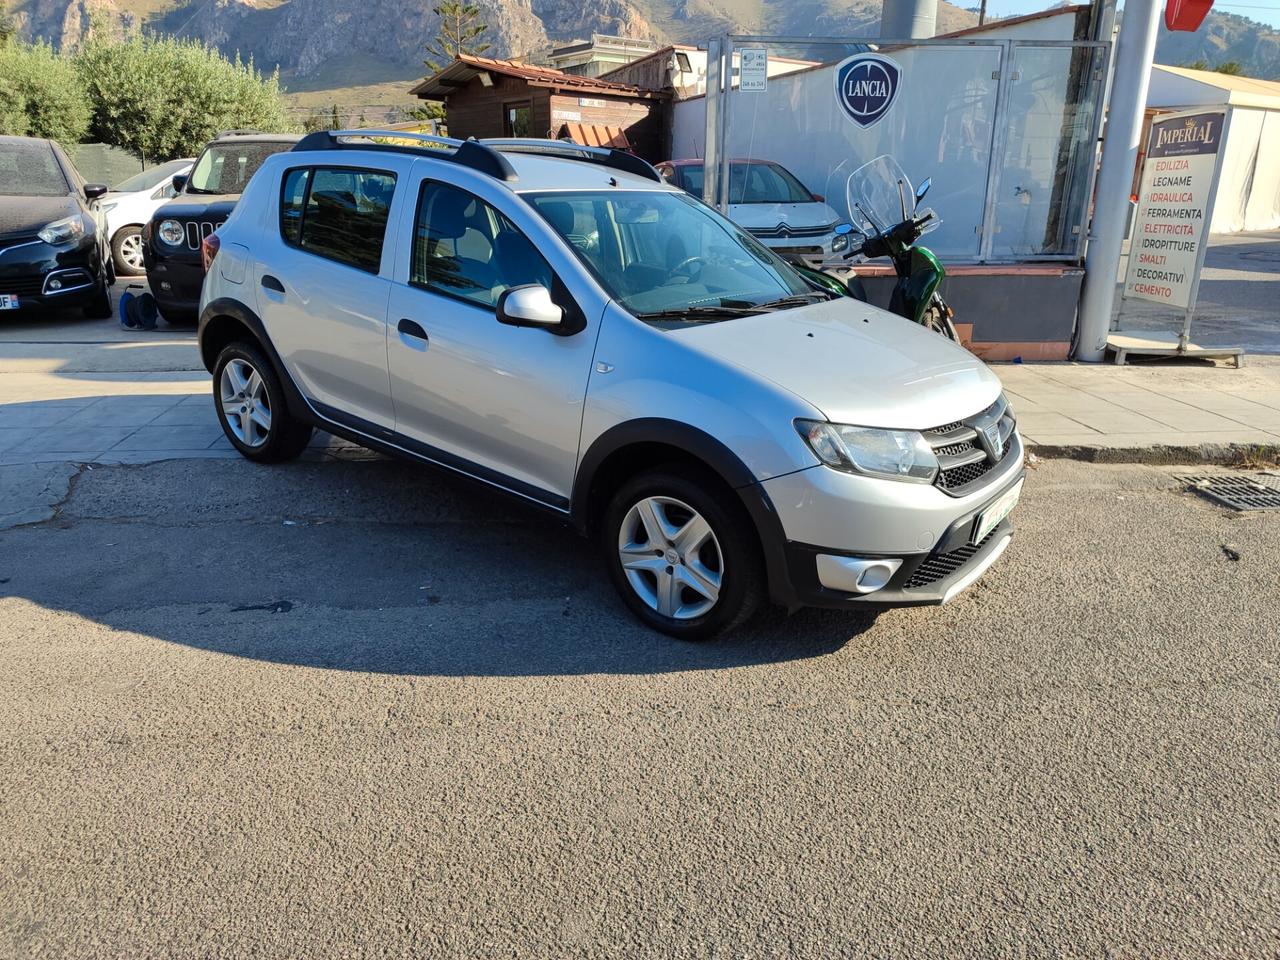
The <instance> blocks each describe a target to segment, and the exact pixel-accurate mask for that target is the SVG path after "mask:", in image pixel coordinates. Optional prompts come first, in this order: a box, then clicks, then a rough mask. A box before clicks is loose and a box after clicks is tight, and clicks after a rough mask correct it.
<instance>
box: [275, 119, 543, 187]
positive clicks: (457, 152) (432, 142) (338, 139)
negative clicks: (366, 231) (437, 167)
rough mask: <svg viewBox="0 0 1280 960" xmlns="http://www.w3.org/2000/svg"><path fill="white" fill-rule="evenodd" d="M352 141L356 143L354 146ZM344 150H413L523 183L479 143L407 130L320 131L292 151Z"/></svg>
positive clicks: (507, 164)
mask: <svg viewBox="0 0 1280 960" xmlns="http://www.w3.org/2000/svg"><path fill="white" fill-rule="evenodd" d="M384 138H391V139H394V140H415V141H417V143H416V144H414V146H412V147H406V146H405V145H404V144H393V143H379V142H377V141H378V140H379V139H384ZM353 140H354V141H356V142H355V143H353V142H352V141H353ZM361 141H363V142H361ZM419 144H421V146H419ZM344 147H349V148H353V149H361V150H399V151H404V150H413V151H414V152H417V153H423V154H425V155H427V156H432V157H436V158H438V159H440V160H448V161H450V162H452V163H456V164H459V165H460V166H464V167H470V168H471V169H473V170H479V171H480V172H481V173H485V174H488V175H489V176H491V177H493V178H494V179H497V180H505V181H507V182H508V183H514V182H515V181H516V180H519V179H520V178H519V177H518V176H517V175H516V171H515V168H514V167H512V166H511V161H510V160H508V159H507V158H506V157H504V156H503V155H502V154H501V153H499V152H498V151H497V150H494V149H492V148H491V147H487V146H485V145H484V144H483V143H482V142H480V141H479V140H456V139H454V138H452V137H436V136H432V135H431V134H426V133H411V132H409V131H406V130H317V131H316V132H315V133H309V134H307V135H306V136H305V137H303V138H302V139H301V140H299V141H298V142H297V143H296V144H295V145H294V147H293V149H294V150H296V151H299V152H301V151H303V150H340V149H342V148H344ZM440 147H445V148H451V149H446V150H442V149H439V148H440Z"/></svg>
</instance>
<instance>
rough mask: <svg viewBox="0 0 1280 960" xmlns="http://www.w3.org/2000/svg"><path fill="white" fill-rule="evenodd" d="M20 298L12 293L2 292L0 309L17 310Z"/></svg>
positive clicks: (0, 294)
mask: <svg viewBox="0 0 1280 960" xmlns="http://www.w3.org/2000/svg"><path fill="white" fill-rule="evenodd" d="M17 309H18V298H17V297H16V296H14V295H13V294H11V293H0V310H17Z"/></svg>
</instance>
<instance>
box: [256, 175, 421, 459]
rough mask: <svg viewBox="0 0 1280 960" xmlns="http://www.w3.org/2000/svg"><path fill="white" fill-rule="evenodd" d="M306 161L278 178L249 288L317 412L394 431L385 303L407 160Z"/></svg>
mask: <svg viewBox="0 0 1280 960" xmlns="http://www.w3.org/2000/svg"><path fill="white" fill-rule="evenodd" d="M366 158H368V155H367V154H366V155H364V157H362V158H360V159H359V160H357V159H356V158H351V159H348V158H347V157H335V158H334V161H333V162H331V163H316V162H314V161H309V162H308V161H302V162H299V164H298V165H297V166H293V167H288V168H286V169H285V171H284V173H283V174H282V175H281V178H280V183H279V185H278V189H279V198H280V199H279V204H278V209H279V217H278V222H276V223H272V224H269V225H268V229H267V230H266V231H265V233H266V236H264V237H262V242H261V244H260V249H259V250H255V253H256V256H255V258H254V277H253V282H254V283H255V284H256V285H257V290H256V293H257V301H258V307H259V313H260V314H261V316H262V320H263V323H264V324H265V326H266V328H267V331H268V333H269V334H270V336H271V340H272V342H273V343H274V345H275V347H276V349H277V350H278V351H279V353H280V356H281V358H282V359H283V360H284V363H285V366H287V367H288V368H289V372H290V373H291V374H292V376H293V378H294V381H295V382H296V383H297V384H298V386H299V387H300V388H301V389H302V392H303V393H304V394H305V395H306V396H307V398H308V400H309V401H311V403H312V405H313V406H315V408H316V409H317V411H318V412H320V413H321V415H323V416H325V417H328V418H329V419H333V420H337V421H339V422H341V423H345V424H347V425H348V426H352V427H355V428H356V429H360V430H362V431H364V432H372V433H379V434H382V433H385V432H387V431H389V430H390V429H392V428H393V427H394V424H395V414H394V411H393V409H392V403H391V391H390V385H389V382H388V379H387V322H386V318H387V303H388V299H389V297H390V293H391V281H390V279H389V275H390V270H391V265H392V263H393V262H394V257H395V236H394V233H395V232H394V231H388V229H387V227H388V223H394V222H395V220H393V219H392V217H393V216H394V214H395V211H396V204H397V203H398V202H400V201H399V200H398V198H397V191H396V187H397V184H399V183H401V182H402V181H404V180H405V179H406V178H407V175H408V172H409V169H410V168H411V166H412V160H411V159H408V158H405V157H399V156H395V155H393V154H387V155H385V156H383V155H378V156H376V157H375V158H372V161H371V162H367V163H366V162H362V161H363V160H365V159H366Z"/></svg>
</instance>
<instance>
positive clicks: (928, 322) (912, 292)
mask: <svg viewBox="0 0 1280 960" xmlns="http://www.w3.org/2000/svg"><path fill="white" fill-rule="evenodd" d="M929 185H930V180H929V179H928V178H926V179H925V180H924V182H923V183H921V184H920V186H919V188H917V189H916V190H915V191H914V192H913V191H912V189H911V181H910V180H909V179H907V175H906V173H905V172H904V171H903V169H902V167H901V166H899V165H898V162H897V161H896V160H894V159H893V158H892V157H889V156H881V157H877V158H876V159H874V160H872V161H871V162H870V163H866V164H863V165H862V166H861V167H859V168H858V169H857V170H855V171H854V172H853V173H851V174H850V175H849V182H848V186H847V188H846V193H847V200H848V204H849V213H850V215H851V216H852V217H854V219H855V221H858V222H857V225H856V226H854V225H850V224H841V226H840V227H837V228H836V229H837V230H840V231H841V232H845V233H851V234H860V235H861V237H862V241H861V243H859V242H858V241H857V240H856V239H853V240H852V241H851V243H850V245H849V252H848V253H846V254H845V255H844V259H846V260H852V259H853V258H854V257H856V256H863V257H866V258H867V259H869V260H875V259H878V258H880V257H888V258H889V260H890V261H891V262H892V263H893V268H894V270H895V272H896V273H897V274H898V282H897V283H896V284H894V287H893V293H892V294H891V295H890V297H889V311H890V312H891V313H896V314H898V315H899V316H903V317H906V318H907V319H908V320H913V321H915V322H916V323H918V324H920V325H921V326H923V327H927V328H929V329H930V330H933V331H934V332H936V333H940V334H942V335H943V336H944V337H949V338H950V339H952V340H956V341H959V339H960V337H959V335H958V334H957V333H956V328H955V325H954V324H952V322H951V318H952V317H953V316H955V312H954V311H953V310H952V309H951V308H950V307H949V306H947V303H946V301H945V300H943V299H942V295H941V294H940V293H938V287H939V285H941V283H942V278H943V277H945V276H946V275H947V272H946V270H945V269H944V268H943V266H942V263H941V262H940V261H939V260H938V258H937V257H936V256H934V254H933V251H931V250H929V248H928V247H922V246H918V245H917V244H916V241H917V240H919V239H920V238H921V237H922V236H923V235H924V234H926V233H928V232H930V231H931V230H934V229H936V228H937V227H938V225H939V223H941V221H940V220H939V219H938V217H937V215H936V214H935V213H934V212H933V211H932V210H930V209H928V208H926V209H924V210H921V209H920V201H921V200H923V199H924V196H925V194H927V193H928V192H929ZM889 224H892V226H890V225H889ZM842 228H843V229H842Z"/></svg>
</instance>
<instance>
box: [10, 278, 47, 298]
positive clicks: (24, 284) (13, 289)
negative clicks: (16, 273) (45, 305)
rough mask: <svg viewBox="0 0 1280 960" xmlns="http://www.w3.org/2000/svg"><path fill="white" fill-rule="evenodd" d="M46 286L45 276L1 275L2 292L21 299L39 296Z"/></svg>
mask: <svg viewBox="0 0 1280 960" xmlns="http://www.w3.org/2000/svg"><path fill="white" fill-rule="evenodd" d="M43 287H44V277H42V276H37V277H14V278H12V279H10V278H8V277H2V276H0V293H7V294H9V296H11V297H17V298H19V300H21V299H22V298H23V297H38V296H39V295H40V291H41V290H42V289H43Z"/></svg>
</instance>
